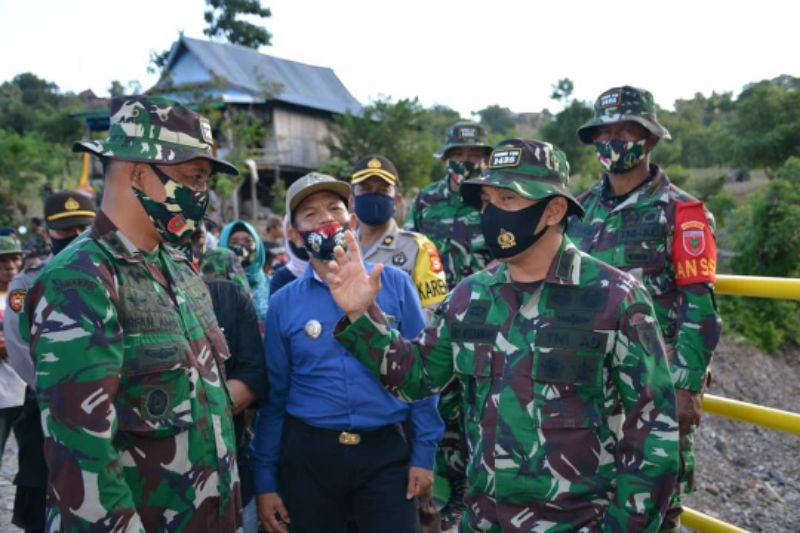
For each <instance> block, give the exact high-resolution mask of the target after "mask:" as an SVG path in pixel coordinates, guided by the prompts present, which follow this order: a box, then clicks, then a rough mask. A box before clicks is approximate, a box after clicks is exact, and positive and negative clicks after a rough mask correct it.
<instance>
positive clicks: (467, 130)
mask: <svg viewBox="0 0 800 533" xmlns="http://www.w3.org/2000/svg"><path fill="white" fill-rule="evenodd" d="M470 147H477V148H483V149H484V151H485V152H486V153H487V154H488V153H489V152H491V151H492V145H491V144H489V134H488V133H487V132H486V128H484V127H483V126H481V125H480V124H478V123H477V122H467V121H464V122H456V123H455V124H453V125H452V126H450V129H449V130H447V139H446V140H445V144H444V148H442V149H441V150H439V151H438V152H436V153H435V154H433V155H434V157H437V158H439V159H441V158H443V157H444V156H445V155H447V152H448V150H450V149H451V148H470Z"/></svg>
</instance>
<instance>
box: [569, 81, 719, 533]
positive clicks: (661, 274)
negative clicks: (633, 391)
mask: <svg viewBox="0 0 800 533" xmlns="http://www.w3.org/2000/svg"><path fill="white" fill-rule="evenodd" d="M578 137H579V138H580V139H581V141H583V143H584V144H594V146H595V148H596V150H597V155H598V158H599V159H600V163H601V164H602V165H603V167H604V168H605V170H606V173H605V174H603V177H602V178H601V180H600V182H599V183H598V184H597V185H595V186H594V187H592V189H590V190H589V191H587V192H585V193H584V194H582V195H581V196H579V197H578V201H579V202H580V203H581V204H582V205H583V207H584V209H586V216H585V217H584V218H583V221H580V220H577V219H575V220H570V222H569V226H568V230H567V231H568V234H569V236H570V237H571V238H572V239H573V240H574V241H575V244H576V245H577V246H578V248H580V249H581V250H583V251H584V252H586V253H588V254H591V255H592V256H594V257H597V258H598V259H600V260H602V261H605V262H607V263H609V264H611V265H613V266H615V267H617V268H620V269H622V270H625V271H627V272H630V273H631V274H632V275H633V276H635V277H636V278H637V279H638V280H639V281H641V282H642V283H643V284H644V286H645V287H646V288H647V290H648V291H649V292H650V296H651V297H652V298H653V306H654V308H655V311H656V316H657V318H658V322H659V324H660V326H661V332H662V334H663V336H664V341H665V342H666V345H667V354H668V357H669V359H670V363H671V367H672V378H673V383H674V385H675V393H676V398H677V405H678V423H679V427H680V436H681V473H680V483H679V485H678V487H677V488H676V491H675V495H674V496H673V501H672V504H671V506H670V509H669V512H668V513H667V517H666V519H665V521H664V525H663V527H662V531H678V530H679V529H680V512H681V507H680V494H681V493H689V492H691V491H693V490H694V454H693V440H694V431H695V428H696V427H697V425H699V423H700V405H701V403H702V393H703V390H704V388H705V385H706V378H707V374H708V368H709V363H710V361H711V356H712V354H713V352H714V348H715V347H716V345H717V342H718V341H719V336H720V330H721V320H720V316H719V313H718V311H717V307H716V303H715V299H714V285H713V284H714V281H715V273H716V261H717V256H716V245H715V241H714V219H713V217H712V215H711V213H710V212H708V211H707V210H706V209H705V208H704V206H703V204H702V202H699V201H698V200H697V199H696V198H694V197H693V196H691V195H690V194H688V193H687V192H685V191H683V190H681V189H680V188H678V187H676V186H675V185H674V184H672V183H671V182H670V180H669V178H668V177H667V175H666V174H665V173H664V171H663V170H662V169H661V168H660V167H658V166H657V165H654V164H650V154H651V153H652V151H653V149H654V148H655V147H656V145H657V144H658V142H659V140H660V139H669V138H670V135H669V132H668V131H667V130H666V128H664V126H662V125H661V124H660V123H659V122H658V120H657V118H656V106H655V103H654V101H653V96H652V95H651V94H650V93H649V92H648V91H645V90H643V89H637V88H635V87H630V86H624V87H614V88H612V89H609V90H607V91H605V92H604V93H603V94H601V95H600V97H599V98H598V99H597V102H596V103H595V118H594V119H593V120H591V121H589V122H587V123H586V124H584V125H583V126H581V128H580V129H579V130H578Z"/></svg>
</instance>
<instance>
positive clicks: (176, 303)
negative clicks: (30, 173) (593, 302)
mask: <svg viewBox="0 0 800 533" xmlns="http://www.w3.org/2000/svg"><path fill="white" fill-rule="evenodd" d="M212 148H213V138H212V133H211V126H210V124H209V122H208V120H207V119H205V118H204V117H201V116H199V115H197V114H196V113H194V112H193V111H191V110H189V109H188V108H186V107H183V106H181V105H178V104H177V103H175V102H173V101H171V100H167V99H165V98H161V97H156V96H122V97H115V98H113V99H112V101H111V117H110V129H109V137H108V138H107V139H105V140H102V141H80V142H77V143H75V145H74V147H73V149H74V150H76V151H89V152H91V153H94V154H96V155H98V156H100V157H101V158H102V159H103V166H104V173H105V187H104V193H103V200H102V203H101V206H100V211H99V212H98V213H97V216H96V218H95V220H94V222H93V224H92V227H91V229H90V231H88V232H86V233H84V234H82V235H81V236H79V237H78V238H77V239H76V240H75V241H73V243H72V244H71V245H70V246H69V247H67V248H66V249H65V250H63V251H62V252H61V253H60V254H58V255H57V256H56V257H54V258H53V259H51V260H50V261H49V262H48V264H47V266H46V267H45V268H44V269H43V271H42V273H41V275H40V276H39V277H38V278H37V280H36V281H35V283H34V285H33V287H31V289H30V291H28V294H27V297H26V300H25V310H24V312H23V314H22V316H21V318H20V330H21V331H22V332H23V335H24V336H25V337H26V338H27V339H28V340H29V342H30V349H31V354H32V356H33V357H34V359H35V362H36V394H37V396H38V399H39V408H40V409H41V412H42V425H43V426H44V434H45V444H44V454H45V459H46V462H47V468H48V494H47V524H46V530H47V531H78V530H80V531H88V530H103V531H156V530H163V531H197V532H201V531H202V532H206V531H234V530H236V529H237V528H239V527H240V525H241V503H240V490H239V479H238V472H237V469H236V443H235V440H234V431H233V422H232V418H231V400H230V397H229V394H228V392H227V390H226V388H225V382H224V381H225V374H224V371H223V369H222V365H223V363H224V361H225V360H226V359H227V358H228V348H227V345H226V343H225V339H224V337H223V335H222V333H221V332H220V330H219V327H218V326H217V322H216V319H215V318H214V312H213V309H212V306H211V301H210V297H209V294H208V290H207V289H206V287H205V284H204V283H203V281H202V279H200V277H199V276H198V275H197V273H196V272H195V271H194V270H193V268H192V266H191V265H190V263H189V260H188V259H187V258H186V257H185V256H184V255H183V254H182V253H181V252H180V251H178V250H177V249H176V248H175V247H174V245H181V244H184V243H185V242H186V241H187V240H188V239H189V236H190V235H191V233H192V232H193V231H194V229H195V228H196V226H197V224H199V223H200V221H201V220H202V218H203V216H204V214H205V212H206V208H207V206H208V189H207V186H208V178H209V176H210V175H211V174H212V173H213V172H225V173H229V174H236V168H235V167H234V166H233V165H231V164H229V163H227V162H225V161H221V160H219V159H216V158H215V157H214V156H213V155H212Z"/></svg>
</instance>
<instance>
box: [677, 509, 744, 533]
mask: <svg viewBox="0 0 800 533" xmlns="http://www.w3.org/2000/svg"><path fill="white" fill-rule="evenodd" d="M681 525H682V526H685V527H688V528H691V529H694V530H695V531H707V532H708V533H747V530H746V529H741V528H738V527H736V526H734V525H732V524H729V523H727V522H723V521H722V520H717V519H716V518H714V517H713V516H708V515H707V514H703V513H698V512H697V511H695V510H694V509H689V508H688V507H684V508H683V512H682V513H681Z"/></svg>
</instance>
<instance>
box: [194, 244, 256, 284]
mask: <svg viewBox="0 0 800 533" xmlns="http://www.w3.org/2000/svg"><path fill="white" fill-rule="evenodd" d="M200 271H201V272H202V274H203V277H205V278H209V279H226V280H229V281H233V282H234V283H236V284H238V285H240V286H241V287H242V288H243V289H245V290H246V291H247V292H248V293H249V292H250V284H249V283H248V282H247V275H246V274H245V272H244V268H243V267H242V263H241V261H240V260H239V256H237V255H236V254H235V253H234V252H233V251H232V250H229V249H227V248H214V249H213V250H209V251H208V252H207V253H206V254H205V255H204V256H203V260H202V263H201V265H200Z"/></svg>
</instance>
